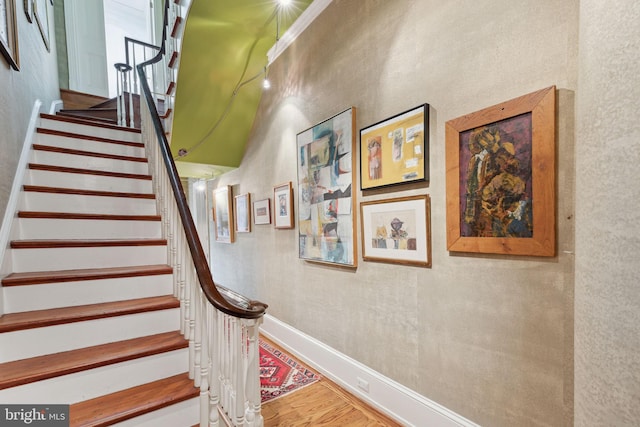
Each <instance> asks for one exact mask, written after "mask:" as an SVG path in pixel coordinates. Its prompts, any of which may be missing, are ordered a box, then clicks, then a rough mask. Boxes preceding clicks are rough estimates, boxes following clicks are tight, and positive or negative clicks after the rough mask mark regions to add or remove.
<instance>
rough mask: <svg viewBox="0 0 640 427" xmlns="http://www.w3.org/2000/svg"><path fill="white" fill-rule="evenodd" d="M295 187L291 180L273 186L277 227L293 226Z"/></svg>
mask: <svg viewBox="0 0 640 427" xmlns="http://www.w3.org/2000/svg"><path fill="white" fill-rule="evenodd" d="M292 199H293V187H292V186H291V181H289V182H287V183H285V184H280V185H277V186H275V187H274V188H273V200H274V204H275V208H274V209H275V212H274V217H275V221H274V222H275V227H276V228H283V229H285V228H293V204H292V203H291V200H292Z"/></svg>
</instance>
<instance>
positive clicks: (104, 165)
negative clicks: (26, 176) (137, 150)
mask: <svg viewBox="0 0 640 427" xmlns="http://www.w3.org/2000/svg"><path fill="white" fill-rule="evenodd" d="M31 162H32V163H39V164H42V165H52V166H62V167H67V168H82V169H91V170H96V171H103V172H121V173H135V174H148V173H149V166H148V165H147V163H142V162H132V161H128V160H114V159H104V158H101V157H91V156H78V155H75V154H66V153H54V152H50V151H42V150H33V151H32V152H31Z"/></svg>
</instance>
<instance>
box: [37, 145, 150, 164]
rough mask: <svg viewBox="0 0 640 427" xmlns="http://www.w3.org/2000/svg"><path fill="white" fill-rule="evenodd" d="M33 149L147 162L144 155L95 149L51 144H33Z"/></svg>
mask: <svg viewBox="0 0 640 427" xmlns="http://www.w3.org/2000/svg"><path fill="white" fill-rule="evenodd" d="M32 147H33V149H34V150H37V151H47V152H50V153H61V154H73V155H76V156H87V157H99V158H102V159H112V160H123V161H128V162H138V163H147V162H148V161H149V160H148V159H147V158H146V157H134V156H123V155H121V154H109V153H99V152H95V151H86V150H77V149H74V148H63V147H55V146H52V145H42V144H33V146H32Z"/></svg>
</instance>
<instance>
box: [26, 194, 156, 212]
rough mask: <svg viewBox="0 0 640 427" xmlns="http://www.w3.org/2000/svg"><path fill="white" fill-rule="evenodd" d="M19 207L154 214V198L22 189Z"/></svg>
mask: <svg viewBox="0 0 640 427" xmlns="http://www.w3.org/2000/svg"><path fill="white" fill-rule="evenodd" d="M19 209H20V210H23V211H41V212H72V213H97V214H118V215H156V200H155V199H139V198H131V197H110V196H86V195H82V194H56V193H41V192H37V191H24V192H23V194H22V198H21V201H20V206H19Z"/></svg>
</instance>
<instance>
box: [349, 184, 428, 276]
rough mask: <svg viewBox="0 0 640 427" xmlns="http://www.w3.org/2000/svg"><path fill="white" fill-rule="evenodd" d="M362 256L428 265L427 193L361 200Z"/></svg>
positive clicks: (399, 262) (396, 262)
mask: <svg viewBox="0 0 640 427" xmlns="http://www.w3.org/2000/svg"><path fill="white" fill-rule="evenodd" d="M360 217H361V218H362V222H361V227H362V251H363V254H362V259H363V260H365V261H376V262H387V263H393V264H404V265H414V266H419V267H431V199H430V198H429V196H428V195H421V196H410V197H400V198H396V199H386V200H376V201H370V202H362V203H360Z"/></svg>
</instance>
